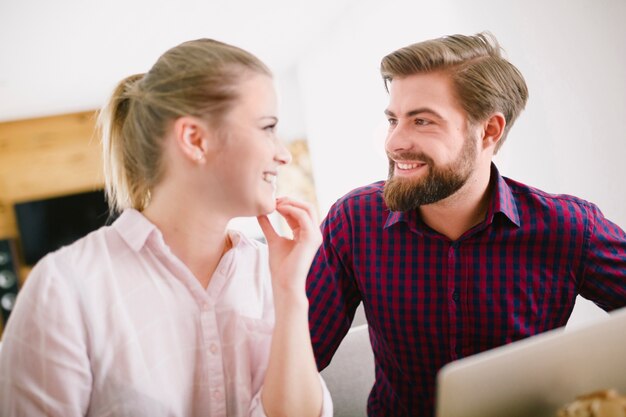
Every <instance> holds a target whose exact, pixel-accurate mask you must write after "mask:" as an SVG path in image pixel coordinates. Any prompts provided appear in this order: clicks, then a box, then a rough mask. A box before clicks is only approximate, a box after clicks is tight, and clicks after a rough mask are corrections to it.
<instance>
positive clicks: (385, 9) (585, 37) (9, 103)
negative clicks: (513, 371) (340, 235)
mask: <svg viewBox="0 0 626 417" xmlns="http://www.w3.org/2000/svg"><path fill="white" fill-rule="evenodd" d="M625 21H626V1H624V0H548V1H546V0H508V1H497V0H474V1H471V2H467V1H463V0H438V1H436V2H435V1H429V2H426V1H418V0H413V1H400V0H389V1H384V2H383V1H374V0H358V1H357V0H316V1H301V0H265V1H245V0H229V1H226V0H204V1H199V0H177V1H172V0H170V1H163V0H124V1H121V0H107V1H97V2H96V1H92V0H57V1H53V2H46V1H35V0H20V1H19V2H18V1H8V0H0V240H4V241H6V247H7V248H12V249H6V251H5V252H6V253H9V251H11V252H10V253H18V254H19V253H20V250H19V242H20V236H19V230H18V229H19V227H18V224H17V221H16V215H15V210H14V209H13V207H14V205H16V204H19V203H21V202H24V201H29V200H32V199H34V198H44V197H45V198H48V197H54V196H59V195H62V194H69V193H73V192H79V191H81V192H82V191H85V190H86V189H89V188H93V184H98V183H99V181H101V179H95V178H99V177H98V175H99V165H98V164H97V158H96V157H93V158H92V157H91V156H86V155H91V154H90V153H89V152H97V151H93V149H96V148H97V143H94V142H97V140H96V139H94V138H92V137H91V136H90V132H91V126H92V123H93V119H92V118H91V116H90V115H91V114H92V112H93V111H94V110H96V109H98V108H99V107H100V106H101V105H102V104H103V103H104V101H105V100H106V98H107V96H108V95H109V94H110V92H111V90H112V89H113V87H114V86H115V84H116V83H117V81H119V80H120V79H121V78H123V77H125V76H127V75H130V74H133V73H137V72H146V71H147V70H148V69H149V68H150V66H151V65H152V64H153V63H154V61H155V60H156V59H157V57H158V56H159V55H160V54H161V53H163V52H164V51H165V50H166V49H168V48H170V47H172V46H175V45H177V44H178V43H180V42H183V41H186V40H189V39H195V38H200V37H210V38H215V39H218V40H221V41H225V42H228V43H232V44H234V45H237V46H240V47H242V48H244V49H247V50H249V51H251V52H253V53H254V54H256V55H257V56H259V57H260V58H261V59H262V60H264V61H265V62H266V63H267V64H268V65H269V66H270V67H271V69H272V70H273V71H274V73H275V80H276V86H277V89H278V91H279V96H280V124H279V133H280V136H281V137H282V138H283V139H284V140H285V141H286V142H287V143H294V145H293V149H295V152H298V153H299V155H300V156H301V158H300V157H299V160H300V162H299V165H298V166H297V168H295V169H296V170H299V171H298V172H296V173H292V174H290V175H289V178H292V180H290V181H291V183H289V184H285V185H283V186H282V187H283V188H282V191H284V192H289V193H298V194H300V195H302V196H303V198H306V199H309V200H312V201H314V202H315V203H316V204H317V206H318V208H319V211H320V214H321V215H322V216H323V215H324V214H325V213H326V212H327V210H328V208H329V207H330V205H331V204H332V203H333V202H334V201H335V200H336V199H338V198H339V197H341V196H342V195H343V194H345V193H346V192H348V191H349V190H351V189H352V188H355V187H357V186H360V185H364V184H367V183H370V182H373V181H377V180H380V179H383V178H385V177H386V171H387V160H386V157H385V153H384V150H383V142H384V138H385V132H386V120H385V117H384V115H383V110H384V108H385V106H386V105H387V94H386V92H385V90H384V88H383V83H382V81H381V78H380V75H379V72H378V67H379V63H380V60H381V58H382V57H383V56H384V55H386V54H387V53H389V52H391V51H393V50H395V49H397V48H400V47H403V46H406V45H407V44H410V43H414V42H417V41H421V40H425V39H428V38H432V37H439V36H443V35H448V34H454V33H463V34H473V33H476V32H479V31H483V30H489V31H491V32H492V33H493V34H494V35H496V37H497V38H498V40H499V41H500V43H501V45H502V46H503V48H504V49H505V51H506V53H507V56H508V58H509V60H510V61H511V62H512V63H513V64H514V65H516V66H517V67H518V68H519V69H520V70H521V72H522V73H523V74H524V76H525V78H526V80H527V83H528V85H529V89H530V99H529V102H528V105H527V108H526V110H525V112H524V113H523V114H522V115H521V117H520V118H519V120H518V121H517V123H516V126H515V127H514V128H513V129H512V131H511V133H510V135H509V138H508V140H507V143H506V144H505V145H504V147H503V148H502V150H501V152H500V154H499V155H498V156H497V157H496V163H497V165H498V167H499V169H500V171H501V173H502V174H503V175H505V176H508V177H512V178H514V179H517V180H519V181H522V182H524V183H527V184H530V185H533V186H536V187H538V188H541V189H543V190H545V191H548V192H552V193H567V194H574V195H577V196H579V197H582V198H584V199H586V200H589V201H592V202H594V203H596V204H597V205H598V206H599V207H600V208H601V209H602V210H603V212H604V214H605V215H606V216H607V217H608V218H609V219H612V220H613V221H614V222H615V223H617V224H618V225H619V226H621V227H622V228H626V209H624V207H626V192H625V187H624V178H626V163H624V158H625V157H626V138H625V132H626V77H625V74H626V25H625V24H624V22H625ZM59 117H61V118H63V117H69V118H70V119H63V120H65V121H64V122H63V123H65V124H62V125H59V124H58V123H60V122H59V120H62V119H59ZM67 120H70V122H67ZM68 123H69V124H68ZM69 125H71V127H68V126H69ZM33 126H34V127H33ZM59 126H61V127H59ZM55 129H56V130H55ZM63 129H65V130H63ZM70 131H71V132H73V133H71V134H70V133H69V132H70ZM78 131H80V132H81V133H76V132H78ZM72 135H74V136H72ZM70 136H72V138H74V139H75V141H76V143H78V142H79V141H81V140H82V141H83V142H84V143H85V144H84V145H81V146H84V148H81V150H80V151H79V150H77V149H78V148H77V146H78V145H76V143H74V142H72V145H71V146H69V145H68V146H69V147H68V149H70V150H69V151H68V152H65V151H63V152H64V153H63V155H65V156H58V155H56V153H55V152H57V151H58V149H57V148H55V146H57V145H56V144H57V143H63V141H64V140H65V138H69V137H70ZM74 139H72V140H74ZM55 149H56V150H55ZM59 152H61V151H59ZM72 152H73V153H72ZM94 155H96V154H94ZM55 158H56V159H55ZM64 158H65V159H64ZM53 164H57V165H55V167H56V168H55V167H53ZM60 167H61V168H62V167H67V168H66V169H64V171H63V173H62V174H59V173H58V172H57V171H58V170H60V169H61V168H60ZM68 173H71V175H72V176H71V177H70V176H69V175H70V174H68ZM296 177H297V178H300V179H293V178H296ZM85 178H88V179H89V180H88V181H85ZM64 181H65V182H64ZM61 183H66V184H67V186H64V188H59V187H58V184H61ZM55 187H56V188H55ZM35 189H37V191H36V192H35V191H34V190H35ZM236 227H240V228H242V229H244V230H248V231H250V233H256V232H255V229H254V228H255V224H254V223H250V222H249V221H247V220H242V221H241V222H239V223H237V226H236ZM16 246H17V247H18V248H17V249H16ZM13 259H14V264H17V263H19V255H18V256H14V257H13ZM0 260H1V258H0ZM13 267H14V269H19V268H17V267H16V266H15V265H13ZM26 271H27V270H26ZM26 273H27V272H26ZM19 274H20V272H19V271H18V275H19ZM7 282H8V281H7ZM0 284H1V282H0ZM7 288H8V287H7ZM602 315H603V313H602V312H600V311H598V310H597V309H596V308H595V307H594V306H593V305H591V304H590V303H587V302H585V301H584V300H583V301H581V302H580V306H579V307H577V309H576V310H575V313H574V316H573V319H572V323H574V325H575V324H577V323H584V322H585V321H588V320H594V319H596V318H598V317H601V316H602ZM0 331H1V330H0Z"/></svg>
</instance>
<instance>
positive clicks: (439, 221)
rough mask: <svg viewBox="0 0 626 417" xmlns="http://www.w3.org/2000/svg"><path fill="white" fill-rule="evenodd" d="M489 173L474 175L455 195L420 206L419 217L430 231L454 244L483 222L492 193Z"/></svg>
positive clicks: (483, 170)
mask: <svg viewBox="0 0 626 417" xmlns="http://www.w3.org/2000/svg"><path fill="white" fill-rule="evenodd" d="M490 177H491V170H490V169H488V170H485V169H482V170H481V172H475V173H474V174H473V175H472V176H471V177H470V178H469V179H468V181H467V183H465V185H463V187H461V188H460V189H459V190H458V191H457V192H456V193H454V194H453V195H451V196H450V197H448V198H446V199H444V200H441V201H438V202H436V203H434V204H429V205H426V206H421V207H420V208H419V211H420V216H421V217H422V220H423V221H424V223H426V224H427V225H428V226H429V227H430V228H432V229H433V230H435V231H437V232H439V233H441V234H442V235H444V236H446V237H447V238H448V239H450V240H452V241H455V240H457V239H458V238H460V237H461V236H462V235H463V234H464V233H465V232H467V231H468V230H470V229H471V228H472V227H474V226H476V225H477V224H479V223H480V222H482V221H483V220H484V219H485V215H486V214H487V209H488V207H489V201H490V199H491V194H492V192H491V190H490V188H489V181H490Z"/></svg>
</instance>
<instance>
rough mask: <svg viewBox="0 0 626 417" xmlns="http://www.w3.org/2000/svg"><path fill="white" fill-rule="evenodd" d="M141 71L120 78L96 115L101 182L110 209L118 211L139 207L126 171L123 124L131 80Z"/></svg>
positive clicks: (130, 96) (128, 106)
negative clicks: (101, 164) (100, 156)
mask: <svg viewBox="0 0 626 417" xmlns="http://www.w3.org/2000/svg"><path fill="white" fill-rule="evenodd" d="M143 76H144V74H135V75H131V76H129V77H127V78H125V79H123V80H122V81H120V82H119V83H118V85H117V87H115V90H114V91H113V94H112V95H111V98H110V99H109V101H108V103H107V104H106V105H105V106H104V107H103V108H102V110H101V111H100V113H99V115H98V128H99V130H100V134H101V138H102V157H103V162H104V182H105V192H106V196H107V201H108V203H109V209H110V210H111V211H112V212H121V211H122V210H124V209H125V208H128V207H134V208H137V209H142V208H143V207H141V206H142V205H141V204H138V203H139V202H138V201H135V198H133V192H132V189H133V188H134V187H133V185H132V183H131V182H130V178H129V176H128V171H127V169H126V166H125V165H126V161H127V157H126V154H127V151H126V149H127V141H128V138H127V137H125V129H124V125H125V123H126V121H127V119H128V116H129V113H130V111H131V107H132V100H135V99H137V97H136V94H135V95H133V90H134V88H133V87H135V84H136V83H137V82H139V81H140V80H141V79H142V78H143Z"/></svg>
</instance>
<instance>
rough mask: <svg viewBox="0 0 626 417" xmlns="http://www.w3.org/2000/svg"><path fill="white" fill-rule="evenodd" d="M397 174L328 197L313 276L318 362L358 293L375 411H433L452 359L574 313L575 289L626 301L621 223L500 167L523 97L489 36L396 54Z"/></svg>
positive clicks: (391, 65) (388, 71) (387, 75)
mask: <svg viewBox="0 0 626 417" xmlns="http://www.w3.org/2000/svg"><path fill="white" fill-rule="evenodd" d="M381 72H382V76H383V79H384V80H385V84H386V86H387V90H388V92H389V94H390V101H389V106H388V108H387V109H386V110H385V113H386V114H387V116H388V119H389V132H388V135H387V139H386V143H385V147H386V151H387V155H388V157H389V178H388V180H387V181H386V182H382V181H381V182H377V183H374V184H371V185H368V186H365V187H362V188H358V189H356V190H354V191H352V192H351V193H349V194H347V195H346V196H344V197H343V198H341V199H340V200H338V201H337V202H336V203H335V205H334V206H333V207H332V208H331V210H330V212H329V214H328V216H327V218H326V219H325V221H324V223H323V225H322V228H323V232H324V242H323V244H322V247H321V248H320V250H319V252H318V254H317V257H316V259H315V261H314V263H313V266H312V268H311V271H310V273H309V278H308V289H307V291H308V295H309V300H310V312H309V313H310V314H309V317H310V327H311V334H312V340H313V344H314V350H315V354H316V358H317V363H318V367H319V368H320V369H322V368H324V367H326V366H327V365H328V363H329V362H330V360H331V358H332V356H333V354H334V352H335V350H336V349H337V347H338V346H339V344H340V342H341V340H342V338H343V337H344V336H345V334H346V332H347V330H348V328H349V327H350V323H351V321H352V318H353V317H354V312H355V309H356V308H357V306H358V304H359V303H360V302H363V305H364V309H365V314H366V316H367V319H368V324H369V332H370V340H371V343H372V348H373V351H374V356H375V363H376V369H375V373H376V382H375V385H374V387H373V389H372V392H371V394H370V397H369V400H368V414H369V415H370V416H432V415H433V412H434V405H433V404H434V396H435V377H436V374H437V371H438V370H439V369H440V368H441V367H442V366H443V365H444V364H446V363H447V362H450V361H452V360H455V359H458V358H462V357H465V356H468V355H472V354H475V353H477V352H480V351H484V350H486V349H490V348H493V347H496V346H500V345H503V344H506V343H510V342H513V341H516V340H519V339H522V338H525V337H528V336H532V335H534V334H537V333H541V332H544V331H546V330H550V329H553V328H556V327H559V326H563V325H565V324H566V322H567V319H568V317H569V315H570V313H571V311H572V308H573V307H574V302H575V298H576V295H577V294H581V295H583V296H585V297H586V298H589V299H591V300H593V301H594V302H595V303H596V304H598V305H599V306H600V307H602V308H604V309H605V310H611V309H615V308H618V307H621V306H624V305H626V234H625V233H624V231H623V230H621V229H620V228H619V227H618V226H616V225H615V224H613V223H611V222H610V221H608V220H607V219H605V218H604V216H603V215H602V213H601V212H600V210H599V209H598V208H597V207H596V206H594V205H593V204H591V203H588V202H586V201H584V200H581V199H579V198H576V197H572V196H566V195H551V194H547V193H545V192H543V191H540V190H537V189H535V188H531V187H529V186H526V185H524V184H520V183H518V182H515V181H513V180H510V179H508V178H504V177H502V176H501V175H500V174H499V172H498V170H497V168H496V167H495V165H494V164H493V163H492V158H493V156H494V154H495V153H496V152H497V151H498V149H499V148H500V147H501V146H502V143H503V142H504V140H505V138H506V136H507V133H508V132H509V130H510V128H511V126H512V125H513V123H514V122H515V120H516V118H517V116H518V115H519V113H520V112H521V111H522V109H523V108H524V106H525V104H526V100H527V96H528V91H527V87H526V83H525V81H524V79H523V77H522V75H521V74H520V72H519V71H518V70H517V69H516V68H515V67H514V66H513V65H512V64H510V63H509V62H508V61H506V60H505V59H504V58H502V56H501V50H500V47H499V45H498V43H497V41H496V39H495V38H493V36H491V35H490V34H488V33H481V34H477V35H475V36H461V35H455V36H449V37H444V38H441V39H434V40H430V41H426V42H422V43H417V44H414V45H411V46H408V47H406V48H402V49H400V50H398V51H395V52H393V53H391V54H390V55H388V56H386V57H385V58H384V59H383V61H382V65H381Z"/></svg>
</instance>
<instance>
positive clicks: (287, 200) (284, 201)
mask: <svg viewBox="0 0 626 417" xmlns="http://www.w3.org/2000/svg"><path fill="white" fill-rule="evenodd" d="M279 203H280V204H290V205H293V206H295V207H299V208H301V209H303V210H306V212H307V213H308V215H309V217H310V218H311V221H312V222H313V224H315V225H319V221H318V216H317V211H316V210H315V208H314V207H313V205H312V204H311V203H308V202H305V201H301V200H295V199H293V198H290V197H281V198H280V200H279Z"/></svg>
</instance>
